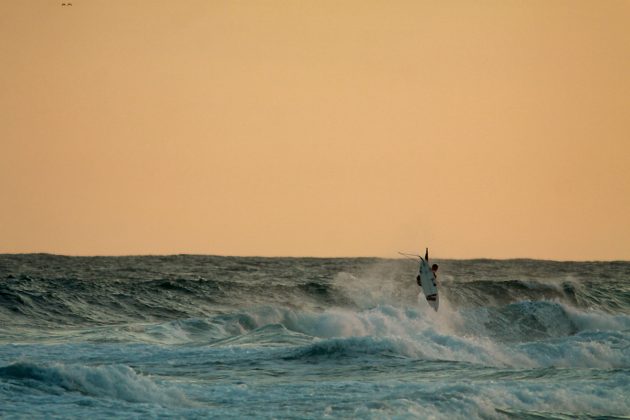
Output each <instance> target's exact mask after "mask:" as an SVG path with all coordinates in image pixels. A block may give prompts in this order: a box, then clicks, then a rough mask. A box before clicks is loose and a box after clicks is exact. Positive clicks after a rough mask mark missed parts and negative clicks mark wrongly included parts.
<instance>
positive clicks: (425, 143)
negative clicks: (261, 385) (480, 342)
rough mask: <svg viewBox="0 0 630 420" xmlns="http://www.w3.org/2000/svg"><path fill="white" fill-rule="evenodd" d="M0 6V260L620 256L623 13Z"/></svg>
mask: <svg viewBox="0 0 630 420" xmlns="http://www.w3.org/2000/svg"><path fill="white" fill-rule="evenodd" d="M72 3H73V5H72V6H71V7H62V6H61V1H49V0H30V1H3V2H0V57H1V61H2V64H1V65H0V197H1V201H0V252H51V253H59V254H79V255H86V254H87V255H93V254H116V255H118V254H165V253H200V254H224V255H226V254H227V255H269V256H277V255H293V256H298V255H312V256H384V257H393V256H397V255H396V251H399V250H400V251H414V250H415V251H418V250H420V249H423V248H424V247H425V246H429V247H430V248H431V249H432V250H433V252H434V255H435V256H436V257H442V258H469V257H490V258H509V257H532V258H545V259H630V30H628V22H630V2H629V1H626V0H621V1H609V0H593V1H579V0H568V1H560V0H540V1H536V0H531V1H506V0H497V1H442V0H439V1H368V0H361V1H312V2H311V1H298V0H295V1H288V0H287V1H273V0H269V1H207V0H197V1H193V0H182V1H173V0H168V1H164V0H145V1H138V0H125V1H122V0H89V1H88V0H74V1H72Z"/></svg>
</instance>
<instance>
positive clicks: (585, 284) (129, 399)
mask: <svg viewBox="0 0 630 420" xmlns="http://www.w3.org/2000/svg"><path fill="white" fill-rule="evenodd" d="M438 263H440V271H439V272H440V278H439V279H440V283H441V284H440V293H441V295H440V310H439V312H437V313H435V312H434V311H433V310H432V309H430V308H429V306H428V305H427V304H426V302H424V301H423V299H419V298H418V294H419V289H418V287H417V285H416V284H415V275H416V272H417V265H416V264H415V263H414V262H412V261H408V260H383V259H371V258H362V259H316V258H237V257H213V256H191V255H182V256H164V257H160V256H141V257H64V256H54V255H46V254H32V255H0V417H3V418H5V417H6V418H37V417H45V418H73V417H87V416H91V417H94V418H106V417H112V418H128V417H154V418H155V417H164V418H171V417H179V418H182V417H185V418H208V417H216V418H247V417H252V418H253V417H255V418H324V417H334V418H338V417H342V418H348V417H349V418H379V419H380V418H431V417H433V418H449V419H452V418H549V417H551V418H574V417H576V416H581V417H583V418H589V417H593V418H600V417H608V418H610V417H613V418H614V417H623V416H628V415H630V399H629V398H628V396H629V395H630V263H628V262H579V263H578V262H551V261H534V260H506V261H496V260H466V261H460V260H443V261H438Z"/></svg>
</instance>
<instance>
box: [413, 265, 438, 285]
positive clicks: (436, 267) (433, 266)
mask: <svg viewBox="0 0 630 420" xmlns="http://www.w3.org/2000/svg"><path fill="white" fill-rule="evenodd" d="M438 268H439V267H438V265H437V264H433V265H432V266H431V273H433V283H434V284H435V285H436V286H437V282H438V281H437V271H438ZM416 281H417V282H418V286H420V287H422V281H420V274H418V277H416Z"/></svg>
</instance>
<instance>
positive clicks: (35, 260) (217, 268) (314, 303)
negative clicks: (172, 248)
mask: <svg viewBox="0 0 630 420" xmlns="http://www.w3.org/2000/svg"><path fill="white" fill-rule="evenodd" d="M440 264H441V268H440V273H442V272H443V273H444V274H440V277H439V280H440V282H441V285H440V293H441V300H442V302H444V304H445V305H446V307H450V308H452V309H455V310H458V309H466V308H495V307H505V306H508V305H510V304H516V303H518V302H522V301H531V302H540V301H556V302H559V303H562V304H565V305H569V306H572V307H576V308H582V309H586V308H592V309H596V310H599V311H604V312H608V313H612V314H614V313H622V314H628V313H630V286H628V284H629V283H628V279H630V263H625V262H612V263H558V262H548V261H532V260H516V261H493V260H472V261H449V260H446V261H440ZM416 271H417V267H416V264H414V263H412V262H410V261H400V260H376V259H309V258H305V259H292V258H236V257H211V256H186V255H184V256H181V255H180V256H156V257H90V258H88V257H61V256H52V255H39V254H37V255H17V256H16V255H0V321H1V322H2V323H3V324H5V325H9V326H14V325H17V326H26V325H30V326H35V327H37V326H40V327H46V328H50V327H53V326H56V325H59V326H64V325H73V326H80V325H95V324H96V325H110V324H120V323H130V322H155V321H167V320H178V319H189V318H199V317H204V316H209V315H213V314H217V313H229V312H234V311H235V310H238V309H240V308H247V307H254V306H259V305H268V306H277V307H288V308H294V309H300V308H302V309H304V308H306V309H318V310H324V309H327V308H334V307H339V308H351V309H353V310H359V309H366V308H371V307H374V306H377V305H393V306H411V305H417V304H418V302H417V296H418V294H419V289H418V287H417V286H416V285H415V273H416ZM506 311H508V312H509V310H508V309H506Z"/></svg>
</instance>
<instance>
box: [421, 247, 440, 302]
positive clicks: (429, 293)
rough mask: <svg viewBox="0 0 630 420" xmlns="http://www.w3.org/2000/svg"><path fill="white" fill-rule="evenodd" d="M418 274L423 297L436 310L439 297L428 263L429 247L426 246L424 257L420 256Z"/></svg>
mask: <svg viewBox="0 0 630 420" xmlns="http://www.w3.org/2000/svg"><path fill="white" fill-rule="evenodd" d="M418 275H419V276H420V282H419V283H420V286H421V287H422V292H423V293H424V297H425V298H426V300H427V302H428V303H429V305H431V307H432V308H433V309H435V310H436V311H437V310H438V306H439V305H440V299H439V297H438V289H437V284H436V281H435V275H433V271H431V265H429V248H427V252H426V253H425V254H424V258H422V257H420V272H419V273H418Z"/></svg>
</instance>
